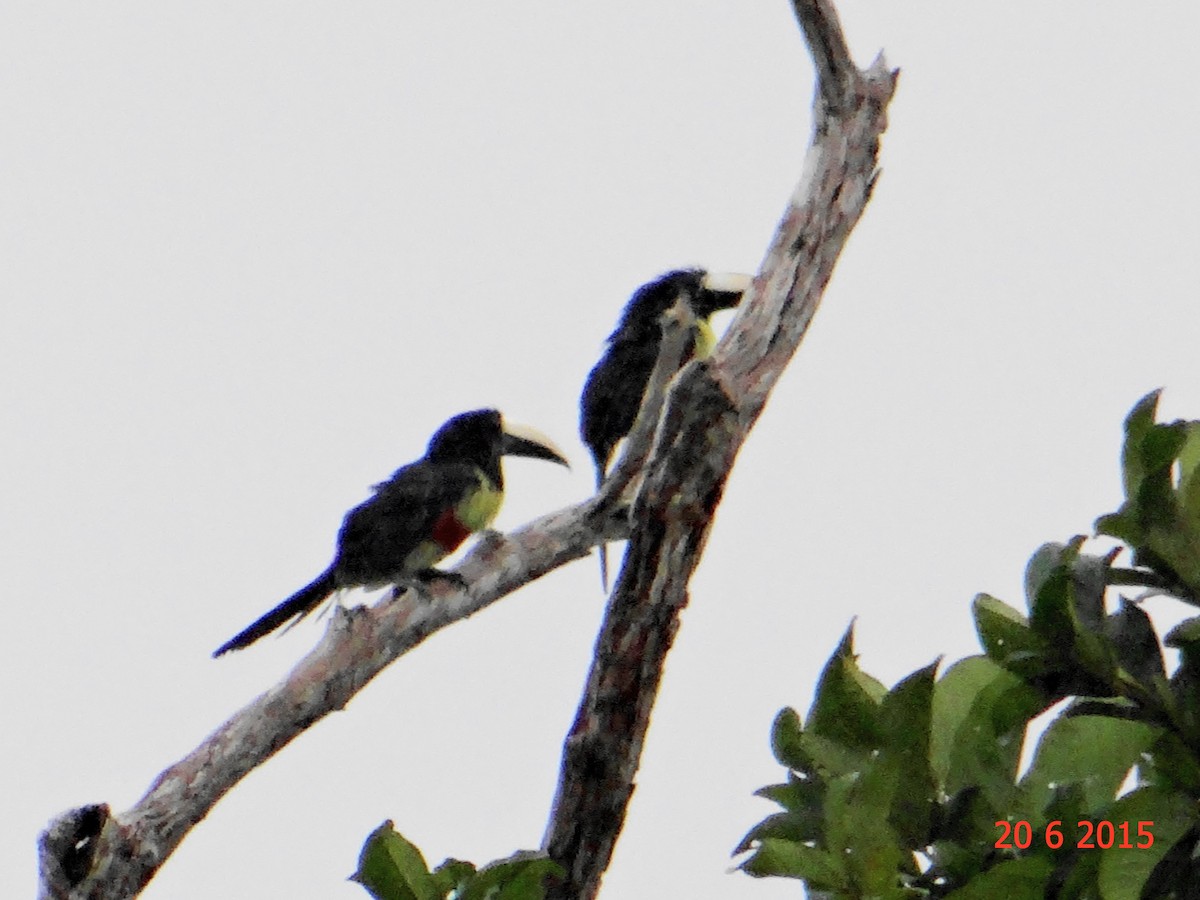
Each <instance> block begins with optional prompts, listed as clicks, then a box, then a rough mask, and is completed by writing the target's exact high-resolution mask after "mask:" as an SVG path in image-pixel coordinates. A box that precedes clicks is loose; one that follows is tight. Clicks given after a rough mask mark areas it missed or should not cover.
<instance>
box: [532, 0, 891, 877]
mask: <svg viewBox="0 0 1200 900" xmlns="http://www.w3.org/2000/svg"><path fill="white" fill-rule="evenodd" d="M795 8H796V15H797V17H798V19H799V20H800V24H801V26H802V30H803V32H804V36H805V40H806V41H807V42H808V45H809V48H810V50H811V52H812V54H813V59H814V61H815V63H816V67H817V74H818V81H817V102H816V103H815V104H814V106H815V112H814V126H813V139H812V143H811V145H810V147H809V151H808V158H807V160H806V162H805V175H804V177H803V179H802V181H801V183H800V185H799V186H798V188H797V190H796V192H795V194H794V196H793V198H792V201H791V203H790V205H789V207H788V209H787V211H786V212H785V214H784V217H783V221H782V222H781V224H780V226H779V230H778V232H777V234H776V236H775V239H774V241H773V243H772V246H771V249H770V251H769V252H768V254H767V258H766V261H765V262H764V264H763V268H762V271H761V272H760V274H759V276H758V277H757V278H756V279H755V282H754V285H753V287H752V288H751V289H750V291H749V292H748V294H747V296H746V297H745V298H744V299H743V300H742V304H741V306H740V307H739V311H738V314H737V316H736V317H735V319H734V321H733V323H732V324H731V326H730V329H729V331H728V332H727V333H726V335H725V337H724V338H723V339H722V341H721V343H720V344H719V345H718V347H717V348H716V351H715V352H714V354H713V356H712V357H711V358H710V359H709V360H707V361H704V362H693V363H691V364H690V365H688V366H687V367H686V368H685V369H684V370H683V372H682V373H681V374H680V376H679V378H678V379H676V381H675V382H674V385H673V386H672V388H671V390H670V392H669V394H668V397H667V401H666V408H665V411H664V413H663V417H662V421H661V422H660V423H659V429H658V432H657V436H656V440H655V444H654V448H653V450H652V451H651V455H650V457H649V459H648V461H647V463H646V467H645V474H644V481H643V485H642V489H641V490H640V491H639V493H638V497H637V499H636V501H635V503H634V509H633V514H632V522H633V528H632V534H631V537H630V540H629V546H628V548H627V550H626V556H625V563H624V565H623V567H622V570H621V574H620V576H619V578H618V580H617V585H616V588H615V590H614V592H613V596H612V599H611V601H610V603H609V607H608V610H607V613H606V615H605V620H604V623H603V625H602V626H601V631H600V635H599V638H598V639H597V642H596V651H595V653H594V655H593V660H592V670H591V672H590V673H589V676H588V682H587V687H586V689H585V693H584V697H583V699H582V701H581V703H580V706H579V711H578V713H577V714H576V717H575V722H574V725H573V726H572V728H571V732H570V734H569V735H568V736H567V739H566V741H565V745H564V750H563V764H562V771H561V773H560V776H559V785H558V792H557V796H556V798H555V803H554V809H553V811H552V813H551V818H550V822H549V825H548V826H547V830H546V837H545V840H544V844H543V846H544V849H545V850H546V851H547V853H548V855H549V856H550V857H551V859H553V860H555V861H556V862H558V863H559V864H560V865H562V866H563V868H564V869H565V870H566V873H567V874H566V877H565V879H564V880H563V882H562V883H561V884H559V885H557V886H556V887H555V888H554V889H553V891H552V892H551V895H550V896H552V897H554V898H555V900H590V898H592V897H595V896H596V893H597V892H598V891H599V887H600V879H601V877H602V875H603V873H604V871H605V870H606V869H607V868H608V864H609V861H610V859H611V857H612V852H613V848H614V847H615V845H616V841H617V837H618V836H619V834H620V831H621V827H622V825H623V824H624V820H625V815H626V811H627V808H628V804H629V800H630V797H631V796H632V794H633V786H634V776H635V774H636V772H637V766H638V761H639V759H640V756H641V751H642V745H643V742H644V740H645V736H646V730H647V728H648V727H649V724H650V713H651V710H652V708H653V705H654V699H655V696H656V694H657V691H658V685H659V682H660V681H661V678H662V669H663V664H664V662H665V659H666V654H667V651H668V650H670V647H671V643H672V641H673V640H674V637H675V633H676V631H677V630H678V626H679V614H680V612H681V611H682V609H683V608H684V607H685V606H686V605H687V602H688V595H687V584H688V581H689V579H690V578H691V575H692V572H693V571H694V569H695V567H696V563H697V562H698V560H699V558H700V554H701V552H702V551H703V548H704V543H705V541H706V540H707V537H708V531H709V528H710V526H711V524H712V518H713V514H714V512H715V510H716V507H717V504H718V503H719V502H720V499H721V495H722V493H723V491H724V487H725V480H726V478H728V476H729V471H730V468H731V467H732V465H733V462H734V459H735V457H736V456H737V453H738V450H739V449H740V448H741V445H742V443H743V442H744V441H745V439H746V436H747V435H748V433H749V431H750V429H751V427H752V426H753V424H754V422H755V421H756V420H757V418H758V416H759V414H760V413H761V412H762V409H763V406H764V404H765V403H766V401H767V397H768V396H769V394H770V391H771V388H772V387H773V386H774V384H775V382H776V381H777V380H778V378H779V376H780V374H781V373H782V371H783V369H784V367H785V366H786V365H787V363H788V361H789V360H790V359H791V357H792V355H793V354H794V353H795V351H796V349H797V347H798V346H799V343H800V341H801V339H802V338H803V337H804V334H805V332H806V331H807V329H808V324H809V322H811V321H812V317H813V315H814V314H815V313H816V310H817V306H818V305H819V303H820V300H821V296H822V293H823V292H824V289H825V285H826V284H827V283H828V281H829V278H830V275H831V274H832V272H833V266H834V263H835V262H836V261H837V258H838V256H839V254H840V253H841V250H842V247H843V246H844V244H845V241H846V238H847V236H848V235H849V232H850V230H851V228H853V227H854V224H855V223H856V222H857V221H858V218H859V216H860V215H861V214H862V212H863V209H864V208H865V206H866V203H867V200H868V199H869V198H870V195H871V189H872V187H873V186H874V183H875V178H876V175H877V169H876V160H877V156H878V150H879V138H880V135H882V133H883V131H884V129H885V128H886V117H885V109H886V107H887V104H888V102H889V101H890V99H891V96H892V93H893V91H894V89H895V85H896V77H897V75H896V73H895V72H890V71H888V70H887V69H886V67H885V65H884V63H883V62H882V60H880V61H878V62H876V64H875V65H874V66H872V68H871V69H870V70H868V71H866V72H860V71H858V70H857V69H856V68H855V67H854V66H853V65H852V64H851V62H850V54H849V50H848V49H847V48H846V45H845V41H844V40H843V38H842V35H841V30H840V26H839V25H838V21H837V17H836V14H835V13H834V10H833V7H832V5H831V3H829V2H827V0H795Z"/></svg>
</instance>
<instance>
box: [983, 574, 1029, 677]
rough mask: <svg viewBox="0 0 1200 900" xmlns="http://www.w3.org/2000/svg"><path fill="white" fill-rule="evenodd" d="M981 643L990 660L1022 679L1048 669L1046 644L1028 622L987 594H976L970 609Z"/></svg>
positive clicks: (1005, 604) (1009, 607) (1006, 605)
mask: <svg viewBox="0 0 1200 900" xmlns="http://www.w3.org/2000/svg"><path fill="white" fill-rule="evenodd" d="M971 608H972V611H973V613H974V615H975V630H976V632H978V634H979V642H980V643H981V644H982V645H983V649H984V651H985V652H986V653H987V655H988V656H989V657H991V658H992V659H994V660H995V661H996V662H998V663H1000V665H1002V666H1004V667H1005V668H1008V669H1012V670H1013V671H1015V672H1017V673H1018V674H1021V675H1023V676H1026V677H1029V676H1032V675H1036V674H1040V673H1041V671H1042V670H1044V668H1045V665H1046V664H1045V662H1044V660H1043V657H1044V656H1045V654H1046V643H1045V641H1043V640H1042V639H1041V638H1040V637H1038V635H1036V634H1035V633H1034V632H1033V629H1031V628H1030V627H1029V620H1028V619H1026V618H1025V617H1024V616H1023V615H1021V614H1020V613H1019V612H1017V611H1016V610H1015V609H1013V608H1012V607H1011V606H1009V605H1008V604H1007V603H1003V602H1001V601H1000V600H997V599H996V598H995V597H992V596H989V595H988V594H977V595H976V596H975V601H974V603H973V604H972V606H971Z"/></svg>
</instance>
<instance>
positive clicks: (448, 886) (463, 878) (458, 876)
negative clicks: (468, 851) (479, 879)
mask: <svg viewBox="0 0 1200 900" xmlns="http://www.w3.org/2000/svg"><path fill="white" fill-rule="evenodd" d="M474 874H475V866H474V864H473V863H469V862H466V861H465V860H461V859H448V860H446V861H445V862H443V863H442V864H441V865H440V866H438V867H437V868H436V869H434V870H433V884H434V887H436V888H437V891H438V896H439V897H445V896H446V895H447V894H449V893H450V892H451V891H453V890H457V889H458V888H459V887H460V886H461V885H463V884H465V883H466V882H467V881H469V880H470V879H471V877H472V876H474Z"/></svg>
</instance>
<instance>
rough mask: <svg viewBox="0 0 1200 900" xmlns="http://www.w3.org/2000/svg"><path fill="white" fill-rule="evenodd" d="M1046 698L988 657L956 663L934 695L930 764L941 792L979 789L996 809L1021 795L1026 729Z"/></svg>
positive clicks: (944, 676) (975, 657) (942, 679)
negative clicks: (1019, 779)
mask: <svg viewBox="0 0 1200 900" xmlns="http://www.w3.org/2000/svg"><path fill="white" fill-rule="evenodd" d="M1045 705H1046V703H1045V700H1044V698H1043V697H1042V695H1041V694H1040V693H1039V692H1038V691H1037V690H1035V689H1034V688H1032V687H1030V686H1029V685H1028V684H1026V683H1025V682H1024V681H1022V680H1021V679H1020V678H1018V677H1017V676H1016V675H1014V674H1013V673H1012V672H1009V671H1008V670H1007V669H1004V668H1001V667H1000V666H998V665H997V664H996V663H994V662H993V661H992V660H990V659H988V658H987V657H986V656H969V657H967V658H966V659H964V660H961V661H959V662H957V663H955V664H954V665H953V666H951V667H950V669H949V670H948V671H947V672H946V674H945V675H943V676H942V678H941V679H940V680H939V681H938V682H937V684H936V686H935V687H934V692H933V728H932V741H931V752H930V758H931V761H932V765H933V771H934V774H935V776H936V777H937V779H938V780H939V781H940V782H941V783H942V789H943V790H944V791H945V792H946V793H948V794H953V793H955V792H957V791H959V790H962V789H963V788H966V787H971V786H972V785H977V786H979V787H980V788H981V789H982V790H983V791H984V793H985V795H986V796H987V799H988V802H989V803H990V804H991V805H992V806H993V807H994V808H996V809H1007V808H1009V807H1010V805H1011V801H1012V799H1013V796H1014V794H1015V792H1016V786H1015V784H1014V781H1015V779H1016V774H1017V764H1018V762H1019V761H1020V756H1021V745H1022V742H1023V738H1024V734H1025V726H1026V725H1027V724H1028V722H1029V720H1030V719H1032V718H1033V717H1034V716H1036V715H1037V714H1038V713H1040V712H1041V711H1042V710H1043V709H1044V708H1045Z"/></svg>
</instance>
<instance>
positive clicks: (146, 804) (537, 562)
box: [39, 499, 628, 900]
mask: <svg viewBox="0 0 1200 900" xmlns="http://www.w3.org/2000/svg"><path fill="white" fill-rule="evenodd" d="M623 521H624V520H623V518H620V517H618V518H612V517H605V516H601V515H598V514H597V513H596V501H595V500H594V499H593V500H588V501H586V502H584V503H581V504H579V505H578V506H574V507H568V508H567V509H563V510H559V511H558V512H554V513H550V514H548V515H545V516H542V517H541V518H540V519H537V520H535V521H533V522H531V523H530V524H528V525H526V526H525V527H524V528H521V529H519V530H517V531H515V532H513V533H512V534H511V535H507V536H504V535H499V534H496V533H489V534H487V535H485V536H484V538H483V539H482V540H481V541H480V542H479V543H478V544H477V545H476V547H475V548H474V550H472V552H471V553H470V554H469V555H468V556H467V557H466V559H464V560H463V563H462V565H461V566H459V567H458V569H457V570H456V571H457V572H458V573H459V574H460V575H462V576H463V578H464V579H465V580H466V582H467V585H468V587H467V588H466V589H465V590H463V589H459V588H454V587H451V586H450V582H448V581H437V582H434V583H432V584H431V585H430V586H429V587H428V588H427V591H426V594H427V596H421V595H418V594H416V593H415V592H413V591H409V592H407V593H404V594H401V595H400V596H399V597H394V598H385V599H383V600H381V601H379V602H377V603H376V604H375V605H374V606H371V607H369V608H368V607H363V606H359V607H354V608H353V609H349V610H345V609H340V608H338V609H337V610H336V611H335V613H334V615H333V618H332V621H331V623H330V626H329V628H328V630H327V631H326V634H325V636H324V638H323V639H322V640H321V642H320V643H319V644H318V645H317V646H316V647H315V648H314V649H313V650H312V652H310V653H309V654H308V655H307V656H306V657H305V658H304V659H302V660H301V661H300V662H299V663H298V664H297V665H296V667H295V668H294V669H293V670H292V671H291V672H290V673H288V675H287V676H286V677H285V678H284V679H283V680H282V681H281V682H279V683H278V684H277V685H275V686H274V687H273V688H271V689H270V690H268V691H267V692H266V693H264V694H262V695H260V696H259V697H257V698H255V699H254V700H253V701H251V702H250V703H249V704H248V705H247V706H245V707H244V708H242V709H241V710H239V711H238V712H237V713H235V714H234V715H233V716H232V717H231V718H230V719H229V720H228V721H227V722H225V724H223V725H221V726H220V727H219V728H218V729H217V730H216V731H214V732H213V733H212V734H211V735H209V736H208V737H207V738H205V740H204V741H203V743H201V744H200V746H199V747H197V748H196V749H195V750H193V751H192V752H191V753H189V754H188V755H187V756H186V757H184V758H183V759H181V760H179V761H178V762H176V763H174V764H173V765H171V766H169V767H168V768H167V769H166V770H165V771H164V772H162V774H160V775H159V776H158V777H157V778H156V779H155V781H154V783H153V784H152V785H151V787H150V789H149V791H147V793H146V795H145V796H144V797H142V799H141V800H139V801H138V802H137V803H136V804H135V805H134V806H133V807H132V808H131V809H129V810H127V811H125V812H123V813H120V814H119V815H113V813H112V811H111V810H110V809H109V808H108V806H107V805H105V804H96V805H89V806H86V807H80V808H78V809H75V810H69V811H67V812H66V813H63V814H62V815H61V816H59V817H57V818H56V819H55V820H54V821H52V822H51V823H50V824H49V826H47V829H46V832H45V833H44V834H43V835H42V837H41V840H40V842H39V867H40V874H41V889H40V893H39V896H40V897H42V898H60V897H61V898H67V897H72V898H75V897H78V898H82V897H87V898H88V900H106V898H114V900H115V898H126V897H133V896H136V895H137V893H138V892H139V891H140V890H141V889H142V888H143V887H144V886H145V885H146V883H147V882H148V881H149V880H150V879H151V878H152V877H153V876H154V873H155V872H157V871H158V869H159V867H160V866H161V865H162V864H163V863H164V862H165V861H166V859H167V858H168V857H169V856H170V855H171V853H172V852H173V851H174V850H175V848H176V847H177V846H178V845H179V843H180V841H182V840H183V838H184V837H186V836H187V833H188V832H189V831H190V830H191V829H192V827H193V826H195V825H196V824H197V823H198V822H199V821H200V820H201V819H203V818H204V817H205V816H206V815H207V814H208V812H209V810H211V809H212V807H213V806H214V805H215V804H216V802H217V801H218V800H220V799H221V797H223V796H224V795H225V794H226V793H227V792H228V791H229V790H230V789H231V788H233V787H234V785H236V784H237V783H238V782H239V781H240V780H241V779H242V778H243V777H245V776H246V775H247V774H248V773H250V772H251V771H252V770H253V769H255V768H256V767H257V766H259V765H261V764H262V763H264V762H266V761H267V760H268V759H270V758H271V757H272V756H274V755H275V754H276V753H277V752H279V751H280V750H282V749H283V748H284V747H285V746H287V744H289V743H290V742H291V741H292V740H293V739H294V738H296V737H298V736H299V735H300V734H301V733H302V732H303V731H304V730H305V729H307V728H309V727H310V726H311V725H313V724H315V723H316V722H318V721H320V720H321V719H323V718H324V717H325V716H326V715H328V714H329V713H331V712H334V711H335V710H340V709H342V708H344V707H345V706H346V704H347V703H349V702H350V700H351V699H352V698H353V697H354V695H355V694H357V693H358V692H359V691H360V690H361V689H362V688H363V687H365V686H366V685H367V683H368V682H370V681H371V679H373V678H374V677H375V676H376V675H378V674H379V673H380V672H381V671H383V669H384V668H385V667H386V666H388V665H389V664H390V663H392V662H393V661H395V660H396V659H397V658H399V657H400V656H403V655H404V654H405V653H407V652H408V651H410V650H412V649H413V648H414V647H416V646H418V645H419V644H420V643H422V642H423V641H424V640H425V638H427V637H429V636H430V635H431V634H433V633H434V632H435V631H439V630H441V629H442V628H445V627H446V626H448V625H451V624H453V623H454V622H457V621H460V620H462V619H465V618H467V617H468V616H471V615H473V614H475V613H477V612H479V611H480V610H482V609H484V608H485V607H487V606H490V605H491V604H493V603H495V602H496V601H497V600H500V599H501V598H502V597H505V596H507V595H508V594H511V593H512V592H513V591H515V590H517V589H518V588H520V587H522V586H524V585H525V584H528V583H529V582H531V581H533V580H535V579H537V578H540V577H541V576H542V575H545V574H546V573H547V572H550V571H552V570H554V569H556V568H558V567H559V566H561V565H563V564H564V563H567V562H570V561H572V560H575V559H578V558H580V557H582V556H586V555H587V554H588V553H589V552H590V551H591V548H592V547H594V546H596V544H598V543H600V541H601V540H604V539H608V540H615V539H620V538H624V537H626V536H627V534H628V531H627V526H626V525H623V524H622V522H623ZM597 523H599V524H597Z"/></svg>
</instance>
